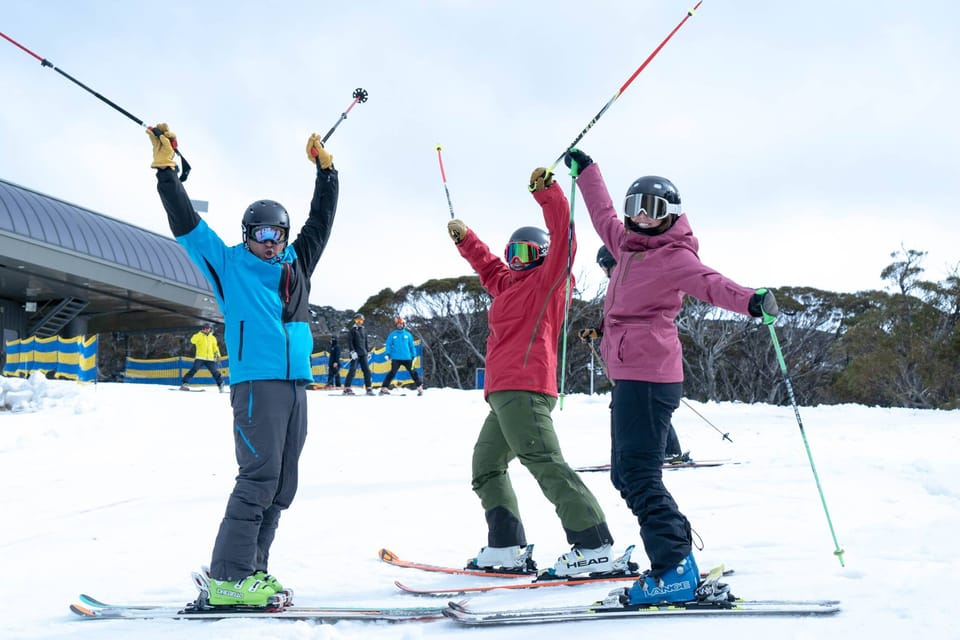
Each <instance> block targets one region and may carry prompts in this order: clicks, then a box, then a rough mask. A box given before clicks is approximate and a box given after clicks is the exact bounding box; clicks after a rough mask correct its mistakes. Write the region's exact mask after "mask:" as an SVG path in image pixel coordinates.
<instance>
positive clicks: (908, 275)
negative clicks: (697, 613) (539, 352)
mask: <svg viewBox="0 0 960 640" xmlns="http://www.w3.org/2000/svg"><path fill="white" fill-rule="evenodd" d="M925 255H926V253H925V252H921V251H915V250H912V249H906V248H904V249H902V250H901V251H897V252H894V253H892V254H891V258H892V259H893V261H892V262H891V263H890V264H889V265H888V266H887V267H886V268H884V269H883V271H882V272H881V277H882V278H883V279H884V281H886V282H887V283H888V285H889V286H888V287H887V290H886V291H861V292H857V293H834V292H829V291H823V290H820V289H815V288H810V287H779V288H774V291H775V293H776V296H777V301H778V303H779V305H780V309H781V314H780V316H779V318H778V319H777V322H776V324H775V329H776V332H777V336H778V339H779V343H780V347H781V351H782V355H783V358H784V361H785V362H786V364H787V369H788V375H789V376H790V381H791V383H792V386H793V390H794V393H795V395H796V398H797V402H799V403H800V404H802V405H806V406H812V405H817V404H838V403H857V404H865V405H873V406H884V407H911V408H919V409H955V408H960V366H958V363H960V325H958V320H960V274H958V273H957V269H956V268H955V269H954V270H953V272H952V273H951V274H950V275H949V276H948V277H947V278H946V279H945V280H943V281H942V282H932V281H928V280H924V279H923V277H922V276H923V269H922V267H921V262H922V260H923V257H924V256H925ZM578 280H586V279H583V278H578ZM604 294H605V291H604V285H601V286H600V287H598V288H597V290H596V291H594V292H592V293H591V292H587V291H584V290H579V289H578V290H575V291H574V296H573V301H572V303H571V305H570V309H569V316H568V332H567V335H566V336H565V337H563V336H561V340H566V355H565V359H564V360H563V361H562V362H561V366H562V367H563V371H562V372H561V371H558V372H557V373H558V379H559V377H560V374H561V373H562V374H563V376H562V379H563V382H564V389H563V391H565V392H566V393H584V392H588V391H589V390H590V389H591V388H593V389H595V390H597V391H604V390H606V389H609V388H610V386H611V382H610V380H608V379H607V378H606V375H605V373H604V370H603V367H602V362H601V361H600V359H599V344H589V343H583V342H581V340H580V339H579V338H578V336H577V331H578V330H579V329H582V328H586V327H595V326H597V325H598V324H599V321H600V319H601V317H602V313H603V300H604ZM490 303H491V298H490V296H489V295H488V294H487V292H486V291H485V290H484V289H483V288H482V287H481V286H480V281H479V278H478V277H476V276H462V277H457V278H441V279H431V280H428V281H426V282H424V283H423V284H420V285H416V286H415V285H408V286H405V287H403V288H401V289H399V290H397V291H394V290H392V289H383V290H382V291H380V292H379V293H377V294H375V295H373V296H371V297H370V298H368V299H367V301H366V302H365V303H364V304H363V305H362V306H361V307H360V309H357V310H356V311H359V312H361V313H363V314H364V316H365V326H366V327H367V331H368V334H369V335H370V337H371V344H372V345H377V346H379V345H382V344H383V340H384V339H385V338H386V336H387V334H388V333H389V332H390V331H392V330H393V328H394V320H395V318H396V317H398V316H400V317H403V318H404V320H405V321H406V326H407V328H408V329H409V330H411V331H412V332H413V334H414V336H415V337H416V338H417V339H419V340H421V341H422V344H423V363H422V364H423V373H424V378H425V381H426V384H427V385H428V386H432V387H452V388H457V389H471V388H473V387H474V380H475V374H476V370H477V369H478V368H482V367H483V366H484V353H485V350H486V340H487V334H488V332H489V330H488V327H487V310H488V308H489V306H490ZM311 312H312V315H313V332H314V347H315V351H323V350H326V348H327V345H328V344H329V339H330V337H331V336H332V335H341V334H344V333H345V332H346V330H347V328H348V327H349V324H350V321H351V319H352V317H353V313H354V310H345V311H339V310H336V309H334V308H332V307H319V306H318V307H312V309H311ZM677 328H678V331H679V335H680V340H681V343H682V344H683V368H684V378H685V380H684V395H685V396H686V397H688V398H691V399H695V400H699V401H740V402H746V403H753V402H764V403H771V404H789V402H790V400H789V397H788V395H787V392H786V389H785V385H784V380H783V375H782V373H781V371H780V368H779V364H778V361H777V357H776V353H775V350H774V347H773V341H772V340H771V337H770V334H769V328H768V327H767V326H765V325H763V324H762V323H761V322H759V321H758V320H756V319H753V318H747V317H745V316H741V315H739V314H734V313H730V312H727V311H723V310H720V309H717V308H715V307H713V306H711V305H709V304H707V303H704V302H701V301H699V300H696V299H695V298H692V297H690V296H687V297H686V299H685V300H684V303H683V307H682V309H681V312H680V315H679V316H678V317H677ZM193 331H194V330H191V331H189V332H184V333H183V335H181V336H178V335H176V334H174V335H166V336H148V335H144V336H139V337H138V336H130V335H127V336H125V337H123V343H122V345H119V344H118V345H116V346H119V347H120V348H119V349H118V348H116V346H115V347H111V345H112V344H114V343H115V342H116V338H118V336H111V337H112V338H114V340H113V341H111V340H110V339H108V340H107V341H106V344H102V345H101V371H102V372H103V371H105V370H106V371H109V367H110V365H109V364H108V363H106V362H105V361H104V357H103V356H104V353H105V352H113V353H115V356H114V358H113V360H114V361H115V364H116V361H118V360H119V355H120V353H119V352H120V351H122V350H125V351H126V352H127V353H128V354H129V353H130V351H131V350H132V351H137V352H140V351H145V352H150V353H136V354H134V355H135V357H144V358H153V357H168V356H170V355H176V354H177V353H180V354H182V355H192V353H190V351H189V350H186V351H184V350H182V347H183V345H182V342H183V340H185V339H186V337H187V336H188V335H189V334H192V332H193ZM103 338H104V337H103V336H101V341H102V342H103ZM108 338H109V337H108ZM131 340H133V341H134V342H133V343H132V342H131ZM178 340H179V341H180V342H177V341H178ZM341 342H342V341H341ZM141 343H142V345H141ZM148 343H152V344H148ZM562 346H563V345H558V347H561V348H562ZM164 352H165V353H164ZM591 379H592V386H591Z"/></svg>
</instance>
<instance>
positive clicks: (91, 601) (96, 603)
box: [80, 593, 107, 607]
mask: <svg viewBox="0 0 960 640" xmlns="http://www.w3.org/2000/svg"><path fill="white" fill-rule="evenodd" d="M80 602H82V603H83V604H85V605H87V606H89V607H106V606H107V605H106V603H104V602H101V601H100V600H97V599H96V598H94V597H93V596H90V595H87V594H85V593H81V594H80Z"/></svg>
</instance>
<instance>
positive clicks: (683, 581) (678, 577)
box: [627, 551, 700, 604]
mask: <svg viewBox="0 0 960 640" xmlns="http://www.w3.org/2000/svg"><path fill="white" fill-rule="evenodd" d="M699 582H700V570H699V569H697V563H696V561H695V560H694V559H693V552H692V551H691V552H690V554H689V555H687V557H686V558H684V559H683V560H681V561H680V563H679V564H677V566H675V567H672V568H671V569H669V570H668V571H667V572H666V573H664V574H663V575H660V576H657V577H653V576H651V575H650V574H649V573H644V574H643V575H642V576H640V578H639V579H638V580H637V581H636V582H634V583H633V585H632V586H631V587H630V588H629V589H628V590H627V597H628V598H629V599H630V604H660V603H662V602H689V601H691V600H696V599H697V598H696V591H697V584H698V583H699Z"/></svg>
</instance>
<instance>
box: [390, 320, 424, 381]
mask: <svg viewBox="0 0 960 640" xmlns="http://www.w3.org/2000/svg"><path fill="white" fill-rule="evenodd" d="M396 323H397V328H396V329H394V330H393V331H391V332H390V335H388V336H387V344H386V346H385V348H386V351H387V357H388V358H390V373H388V374H387V377H386V378H384V379H383V384H382V385H381V386H380V393H381V395H387V394H389V393H390V383H392V382H393V377H394V376H395V375H397V372H398V371H400V367H403V368H404V369H406V370H407V373H409V374H410V377H411V378H413V384H414V385H416V387H417V395H418V396H422V395H423V382H422V381H421V380H420V374H419V373H417V370H416V369H414V368H413V359H414V358H416V357H417V348H416V345H414V343H413V334H412V333H410V332H409V331H408V330H407V326H406V323H405V322H404V321H403V318H397V320H396Z"/></svg>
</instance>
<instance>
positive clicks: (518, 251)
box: [504, 242, 540, 264]
mask: <svg viewBox="0 0 960 640" xmlns="http://www.w3.org/2000/svg"><path fill="white" fill-rule="evenodd" d="M504 255H505V257H506V259H507V264H530V263H531V262H536V261H537V260H539V259H540V247H538V246H537V245H535V244H531V243H529V242H511V243H509V244H508V245H507V248H506V251H505V252H504Z"/></svg>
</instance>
